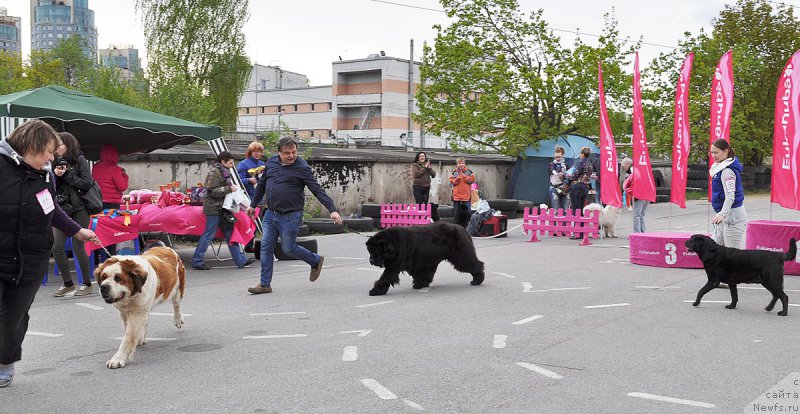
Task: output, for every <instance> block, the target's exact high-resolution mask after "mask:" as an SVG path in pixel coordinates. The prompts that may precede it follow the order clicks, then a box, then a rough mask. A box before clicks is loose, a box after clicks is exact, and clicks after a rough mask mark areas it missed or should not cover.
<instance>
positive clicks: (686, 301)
mask: <svg viewBox="0 0 800 414" xmlns="http://www.w3.org/2000/svg"><path fill="white" fill-rule="evenodd" d="M683 302H684V303H694V301H693V300H684V301H683ZM700 302H702V303H731V301H729V300H701V301H700Z"/></svg>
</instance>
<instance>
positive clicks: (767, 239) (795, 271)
mask: <svg viewBox="0 0 800 414" xmlns="http://www.w3.org/2000/svg"><path fill="white" fill-rule="evenodd" d="M792 238H794V239H795V240H800V222H796V221H772V220H753V221H749V222H747V243H746V245H745V247H746V248H748V249H757V250H772V251H775V252H785V251H786V249H788V248H789V240H791V239H792ZM783 271H784V273H785V274H787V275H800V262H799V261H798V259H797V258H795V260H794V261H791V262H785V263H784V264H783Z"/></svg>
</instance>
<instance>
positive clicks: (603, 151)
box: [597, 62, 622, 207]
mask: <svg viewBox="0 0 800 414" xmlns="http://www.w3.org/2000/svg"><path fill="white" fill-rule="evenodd" d="M597 89H598V94H599V95H600V182H601V183H618V182H619V166H618V165H619V164H617V148H616V147H615V146H614V134H612V133H611V122H609V120H608V111H607V110H606V91H605V88H604V87H603V62H597ZM600 201H602V202H603V203H604V204H609V205H612V206H614V207H622V193H621V192H620V188H619V186H618V185H603V186H600Z"/></svg>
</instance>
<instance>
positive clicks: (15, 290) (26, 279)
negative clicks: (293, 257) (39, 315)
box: [0, 119, 99, 388]
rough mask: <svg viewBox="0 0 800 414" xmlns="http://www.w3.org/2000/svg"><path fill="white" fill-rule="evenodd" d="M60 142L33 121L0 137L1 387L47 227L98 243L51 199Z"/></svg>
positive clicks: (42, 262)
mask: <svg viewBox="0 0 800 414" xmlns="http://www.w3.org/2000/svg"><path fill="white" fill-rule="evenodd" d="M59 143H60V140H59V138H58V135H56V132H55V131H54V130H53V128H52V127H50V125H48V124H46V123H45V122H44V121H40V120H38V119H34V120H31V121H28V122H26V123H24V124H22V125H20V126H19V127H17V129H15V130H14V132H12V133H11V135H10V136H9V137H8V138H7V139H6V140H3V141H0V194H2V195H3V197H0V217H3V220H2V221H0V388H3V387H7V386H8V385H9V384H11V381H12V380H13V379H14V363H15V362H17V361H19V360H20V359H21V358H22V340H23V339H24V338H25V332H26V331H27V330H28V320H29V319H30V317H29V316H28V310H30V308H31V304H32V303H33V298H34V297H35V296H36V292H37V291H38V290H39V286H41V285H42V279H44V275H45V274H46V273H47V266H48V264H49V263H50V248H51V246H52V245H53V231H52V229H51V226H53V227H55V228H57V229H59V230H61V231H63V232H64V233H65V234H67V235H69V236H71V237H74V238H77V239H79V240H81V241H90V240H92V241H95V242H96V243H99V240H98V239H97V236H96V235H95V234H94V232H93V231H91V230H89V229H82V228H81V227H80V226H79V225H78V224H77V223H75V222H74V221H72V219H70V218H69V216H67V214H66V213H64V211H63V210H61V207H59V206H58V203H56V202H55V191H54V188H53V178H52V177H53V175H52V174H51V173H49V172H48V171H46V166H47V164H48V163H50V162H52V161H53V154H55V152H56V149H57V148H58V146H59Z"/></svg>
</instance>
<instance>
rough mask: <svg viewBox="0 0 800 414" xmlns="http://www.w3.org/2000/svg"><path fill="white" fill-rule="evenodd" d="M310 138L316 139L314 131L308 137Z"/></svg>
mask: <svg viewBox="0 0 800 414" xmlns="http://www.w3.org/2000/svg"><path fill="white" fill-rule="evenodd" d="M308 136H309V137H310V138H314V130H313V129H312V130H311V133H310V134H309V135H308Z"/></svg>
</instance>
